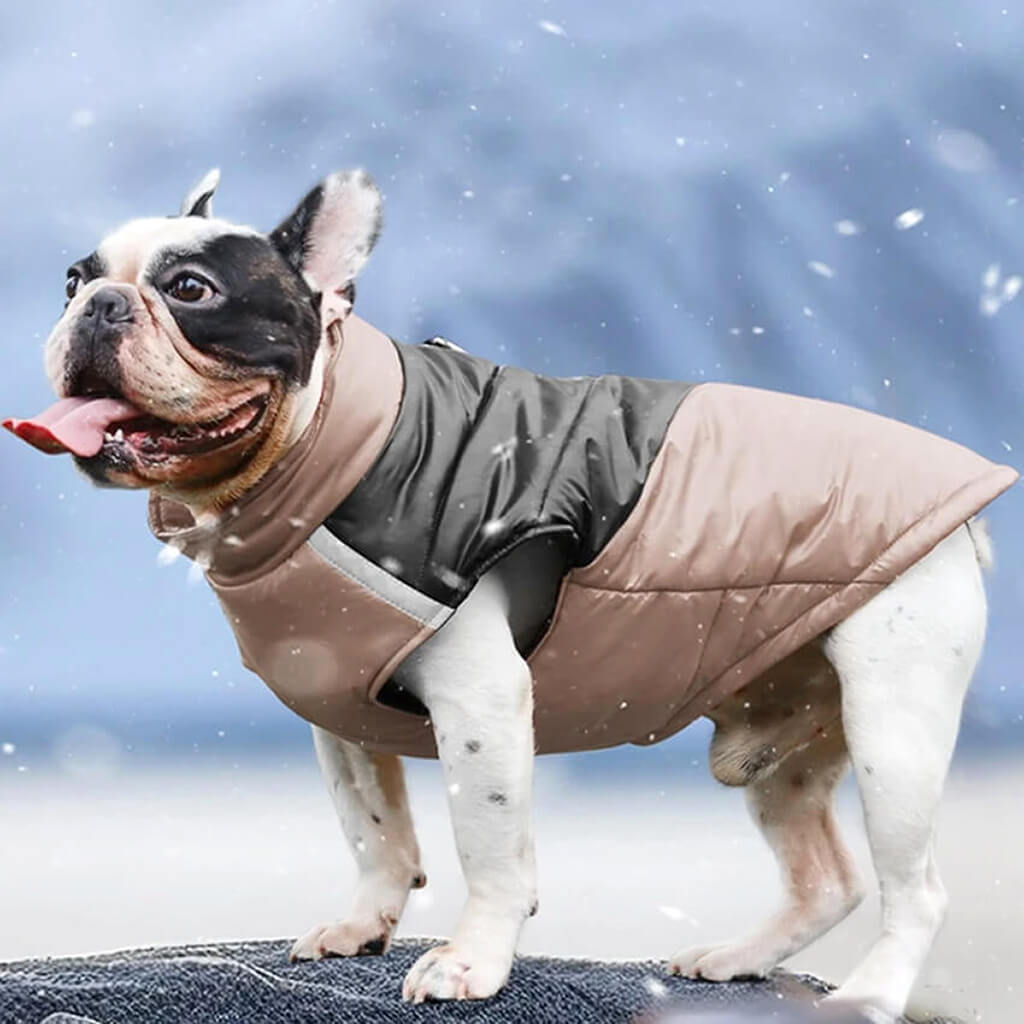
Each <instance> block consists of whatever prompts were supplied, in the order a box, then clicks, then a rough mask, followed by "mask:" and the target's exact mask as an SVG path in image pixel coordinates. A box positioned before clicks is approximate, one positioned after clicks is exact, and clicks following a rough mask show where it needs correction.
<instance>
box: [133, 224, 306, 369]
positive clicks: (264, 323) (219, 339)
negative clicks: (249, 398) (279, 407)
mask: <svg viewBox="0 0 1024 1024" xmlns="http://www.w3.org/2000/svg"><path fill="white" fill-rule="evenodd" d="M183 271H196V272H198V273H199V274H201V275H203V276H206V277H208V278H209V279H210V281H211V282H212V283H213V285H214V286H215V287H216V288H217V290H218V293H219V294H218V295H217V296H216V297H215V298H214V299H213V300H211V301H208V302H199V303H187V302H178V301H176V300H174V299H173V298H172V297H170V296H167V295H166V292H164V294H165V296H166V297H165V301H166V303H167V308H168V310H169V311H170V313H171V315H172V316H173V317H174V319H175V321H176V322H177V324H178V326H179V327H180V328H181V332H182V334H184V335H185V337H186V338H187V339H188V341H189V343H190V344H191V345H193V346H194V347H195V348H197V349H199V350H200V351H201V352H206V353H209V354H210V355H213V356H215V357H218V358H222V359H224V360H225V361H226V362H228V363H232V364H234V365H237V366H244V367H246V368H251V369H256V370H265V371H269V372H271V373H274V374H275V375H276V376H279V377H280V378H282V379H283V380H285V381H286V382H288V383H294V384H305V383H306V382H307V381H308V380H309V374H310V370H311V369H312V366H313V359H314V356H315V355H316V349H317V344H318V343H319V339H320V314H319V310H318V308H317V305H316V302H315V297H314V296H313V294H312V292H311V291H310V289H309V288H308V286H307V285H306V283H305V281H304V280H303V279H302V277H301V276H300V275H299V274H297V273H294V272H293V270H292V267H291V266H290V265H289V264H287V263H286V262H285V260H284V259H282V256H281V254H280V253H279V252H278V250H277V249H276V248H275V247H274V246H273V245H271V244H270V242H268V241H267V240H266V239H265V238H260V237H257V236H252V235H231V234H228V235H219V236H217V237H216V238H212V239H210V240H209V241H207V242H204V243H203V244H202V245H201V246H200V247H198V248H190V249H189V250H188V251H182V252H176V251H173V250H169V251H167V252H166V253H164V254H163V255H162V257H161V258H160V259H159V260H157V261H156V262H155V263H154V265H153V267H152V269H151V270H150V271H149V278H150V283H151V284H152V285H153V286H154V287H156V288H158V289H160V290H161V291H164V289H166V288H167V287H168V286H169V285H170V283H171V282H172V281H173V280H174V279H175V277H177V276H178V275H179V274H180V273H182V272H183Z"/></svg>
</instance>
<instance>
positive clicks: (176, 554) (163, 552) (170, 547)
mask: <svg viewBox="0 0 1024 1024" xmlns="http://www.w3.org/2000/svg"><path fill="white" fill-rule="evenodd" d="M180 557H181V548H180V547H179V546H178V545H177V544H175V543H174V542H173V541H172V542H171V543H168V544H164V546H163V547H162V548H160V550H159V551H158V552H157V553H156V563H157V565H171V564H172V563H173V562H176V561H177V560H178V559H179V558H180Z"/></svg>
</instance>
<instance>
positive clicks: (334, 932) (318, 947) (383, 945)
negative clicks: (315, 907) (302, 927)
mask: <svg viewBox="0 0 1024 1024" xmlns="http://www.w3.org/2000/svg"><path fill="white" fill-rule="evenodd" d="M393 927H394V925H393V924H389V923H388V922H387V921H386V920H384V919H383V916H381V917H368V918H364V919H362V920H354V921H335V922H334V924H325V925H320V926H319V927H317V928H313V929H312V930H310V931H308V932H306V934H305V935H303V936H302V938H301V939H297V940H296V942H295V944H294V945H293V946H292V949H291V953H290V955H289V959H291V961H292V962H293V963H294V962H295V961H296V960H320V959H322V958H323V957H325V956H378V955H380V954H381V953H385V952H387V949H388V946H390V945H391V931H392V928H393Z"/></svg>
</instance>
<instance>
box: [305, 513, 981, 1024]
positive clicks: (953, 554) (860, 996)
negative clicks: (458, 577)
mask: <svg viewBox="0 0 1024 1024" xmlns="http://www.w3.org/2000/svg"><path fill="white" fill-rule="evenodd" d="M978 543H979V542H978V530H977V525H976V524H972V528H971V531H970V532H969V531H968V528H967V527H966V526H965V527H962V528H960V529H958V530H957V531H956V532H955V533H953V534H952V535H951V536H950V537H948V538H947V539H946V540H945V541H943V542H942V543H941V544H939V545H938V546H937V547H936V548H935V549H934V550H933V551H932V552H930V553H929V554H928V555H926V556H925V557H924V558H922V559H921V560H920V561H919V562H918V563H917V564H916V565H914V566H912V567H911V568H910V569H909V570H908V571H907V572H906V573H904V574H903V575H902V576H901V577H900V578H899V579H897V580H896V581H895V582H894V583H892V584H891V585H890V586H889V587H888V588H886V589H885V590H884V591H882V592H881V593H880V594H878V595H877V596H876V597H874V598H873V599H872V600H871V601H869V602H868V603H867V604H865V605H863V606H862V607H861V608H860V609H858V611H856V612H855V613H854V614H853V615H851V616H850V617H849V618H848V619H846V620H845V621H844V622H842V623H840V624H839V625H838V626H836V627H835V628H834V629H833V630H832V631H831V633H830V634H829V635H828V636H827V637H826V638H825V639H824V641H823V644H824V650H825V653H826V655H827V657H828V658H829V660H830V661H831V662H832V664H833V666H834V668H835V669H836V672H837V674H838V676H839V681H840V687H841V692H842V718H843V721H842V725H843V730H842V732H839V731H838V730H837V731H835V732H834V733H833V734H831V735H830V734H828V733H826V734H825V735H824V736H822V737H821V738H819V739H818V740H816V741H815V742H814V743H812V744H811V745H810V746H809V747H808V748H806V749H804V750H802V751H800V752H799V753H797V754H794V755H793V756H792V757H791V758H790V759H788V760H787V761H784V762H783V764H782V765H781V766H780V768H779V769H778V770H777V771H776V773H775V774H774V775H772V776H770V777H769V778H768V779H766V780H763V781H761V782H758V783H756V784H754V785H752V786H751V788H750V790H749V792H748V803H749V805H750V809H751V812H752V814H753V816H754V818H755V821H757V823H758V824H759V826H760V827H761V828H762V831H763V832H764V834H765V837H766V838H767V840H768V842H769V843H770V845H771V846H772V848H773V850H774V851H775V853H776V855H777V857H778V858H779V861H780V865H781V867H782V869H783V877H784V881H785V884H786V902H785V905H784V906H783V908H782V910H780V911H779V913H778V914H776V915H775V916H774V917H773V918H772V919H771V920H770V921H768V922H767V923H766V924H765V925H764V926H763V927H761V928H759V929H757V930H755V931H754V932H753V933H752V934H751V935H750V936H748V937H747V938H745V939H742V940H739V941H737V942H731V943H725V944H722V945H719V946H706V947H701V948H698V949H696V950H688V951H685V952H683V953H680V954H677V955H676V956H675V957H674V958H673V960H672V961H671V964H670V966H671V968H672V969H673V970H674V971H676V972H677V973H683V974H689V975H693V976H700V977H703V978H706V979H709V980H725V979H729V978H733V977H737V976H740V975H745V974H763V973H766V972H767V971H769V970H771V968H773V967H774V966H775V965H776V964H778V963H779V962H780V961H782V960H784V959H786V958H787V957H789V956H791V955H793V954H794V953H796V952H798V951H799V950H801V949H803V948H804V947H805V946H807V945H808V944H809V943H811V942H813V941H814V940H815V939H816V938H818V937H819V936H820V935H822V934H824V932H826V931H828V930H829V929H830V928H831V927H833V926H834V925H835V924H836V923H838V922H839V921H841V920H842V919H843V918H844V917H845V916H846V915H847V914H848V913H849V912H850V910H852V909H853V907H855V906H856V905H857V903H858V902H859V901H860V899H861V895H862V890H861V884H860V882H859V880H858V877H857V871H856V868H855V867H854V865H853V862H852V860H851V858H850V856H849V853H848V852H847V850H846V848H845V846H844V845H843V843H842V840H841V838H840V837H839V835H838V832H837V827H836V822H835V819H834V816H833V814H832V795H833V791H834V789H835V786H836V783H837V782H838V781H839V779H840V777H841V776H842V774H843V772H844V770H845V767H846V764H847V747H848V750H849V759H850V760H851V761H852V763H853V767H854V771H855V774H856V778H857V783H858V785H859V787H860V791H861V797H862V801H863V804H864V816H865V824H866V827H867V832H868V838H869V840H870V844H871V850H872V855H873V859H874V863H875V870H876V873H877V875H878V878H879V882H880V886H881V894H882V915H883V928H882V934H881V936H880V938H879V939H878V940H877V942H876V943H875V944H874V946H872V947H871V949H870V950H869V951H868V953H867V955H866V956H865V957H864V958H863V960H862V961H861V962H860V964H859V965H858V966H857V967H856V968H855V969H854V970H853V972H852V973H851V974H850V976H849V978H848V979H847V981H846V982H845V984H843V985H842V986H841V987H840V988H839V989H838V991H837V992H835V993H834V995H832V996H831V997H829V1000H827V1001H828V1002H830V1003H838V1004H855V1005H856V1006H857V1007H858V1008H859V1009H860V1010H861V1011H862V1012H867V1013H869V1014H870V1016H871V1018H872V1020H875V1021H880V1022H890V1021H893V1020H895V1019H896V1018H897V1017H898V1016H899V1014H900V1013H901V1012H902V1011H903V1008H904V1006H905V1004H906V1001H907V998H908V996H909V993H910V990H911V987H912V986H913V983H914V980H915V979H916V977H917V975H918V973H919V972H920V969H921V966H922V964H923V962H924V959H925V957H926V956H927V954H928V950H929V949H930V947H931V943H932V940H933V938H934V935H935V932H936V931H937V929H938V927H939V924H940V923H941V920H942V915H943V911H944V908H945V894H944V891H943V888H942V884H941V881H940V880H939V877H938V873H937V870H936V867H935V862H934V855H933V850H932V841H933V830H934V815H935V810H936V806H937V803H938V800H939V796H940V793H941V791H942V786H943V782H944V779H945V775H946V770H947V767H948V765H949V760H950V757H951V754H952V750H953V745H954V743H955V739H956V733H957V728H958V724H959V718H960V709H961V704H962V701H963V697H964V693H965V692H966V689H967V685H968V682H969V680H970V677H971V674H972V672H973V669H974V666H975V664H976V662H977V659H978V656H979V654H980V651H981V646H982V641H983V638H984V631H985V615H986V608H985V595H984V591H983V588H982V581H981V572H980V567H979V561H980V559H981V558H984V557H985V553H986V550H987V549H986V548H984V547H979V548H978V550H976V545H978ZM507 613H508V602H507V598H506V596H505V590H504V588H503V584H502V582H501V579H500V575H499V570H492V571H491V572H490V573H488V574H487V575H485V576H484V577H483V579H482V580H481V581H480V583H479V584H478V585H477V586H476V588H475V589H474V590H473V592H472V593H471V594H470V596H469V597H468V598H467V599H466V601H465V602H464V603H463V604H462V605H461V606H460V607H459V609H458V611H457V612H456V613H455V615H454V616H453V617H452V619H451V620H449V623H448V624H447V625H446V627H445V629H444V630H442V631H441V632H439V633H437V634H435V635H434V636H433V637H432V638H431V639H430V640H429V641H428V642H427V643H425V644H424V645H423V646H422V647H421V648H419V650H417V651H416V652H415V653H414V654H412V655H411V656H410V658H409V659H408V660H407V662H406V663H405V664H404V665H403V684H404V685H406V686H407V687H409V688H410V689H412V690H413V692H415V693H416V694H417V695H418V696H419V697H420V699H421V700H422V701H423V702H424V704H425V705H426V706H427V707H428V708H429V710H430V715H431V720H432V723H433V727H434V731H435V734H436V737H437V741H438V750H439V754H440V758H441V762H442V764H443V766H444V773H445V778H446V781H447V784H448V788H449V795H450V801H449V803H450V807H451V814H452V819H453V822H454V827H455V836H456V842H457V846H458V850H459V855H460V858H461V860H462V865H463V871H464V874H465V877H466V882H467V886H468V890H469V897H468V899H467V902H466V904H465V907H464V908H463V912H462V915H461V917H460V919H459V923H458V926H457V928H456V930H455V934H454V937H453V938H452V940H451V942H450V943H448V944H446V945H444V946H440V947H438V948H436V949H432V950H430V951H429V952H427V953H426V954H424V955H423V956H422V957H421V958H420V959H419V960H418V961H417V962H416V964H414V965H413V967H412V969H411V970H410V971H409V973H408V975H407V976H406V979H405V983H404V985H403V989H402V992H403V996H404V998H405V999H407V1000H412V1001H414V1002H420V1001H422V1000H424V999H464V998H484V997H487V996H490V995H493V994H494V993H495V992H497V991H498V990H499V989H500V988H501V987H502V986H503V985H504V984H505V981H506V980H507V978H508V973H509V969H510V967H511V963H512V959H513V956H514V953H515V947H516V943H517V940H518V936H519V932H520V929H521V927H522V923H523V920H524V919H525V917H526V916H527V915H528V914H529V913H531V912H532V910H533V909H534V908H535V891H536V881H535V868H534V854H533V836H532V824H531V815H530V786H531V777H532V757H533V730H532V698H531V688H530V676H529V669H528V666H527V665H526V663H525V662H524V661H523V659H522V658H521V657H520V655H519V654H518V653H517V651H516V648H515V644H514V643H513V640H512V635H511V632H510V629H509V626H508V624H507ZM330 777H332V778H333V777H335V776H330ZM493 794H500V795H501V796H502V797H503V798H504V801H503V802H502V801H499V800H496V799H495V798H494V797H493ZM346 799H349V800H352V799H354V797H352V796H351V795H350V796H349V797H347V798H346ZM349 831H350V828H348V827H347V828H346V832H347V833H348V832H349ZM380 852H382V851H380ZM377 855H378V854H377V853H373V852H370V853H368V852H366V851H360V852H359V853H358V854H357V856H362V857H363V858H364V859H363V860H361V861H360V866H361V870H365V871H367V872H369V873H371V874H373V872H374V871H375V870H377V869H375V868H374V867H373V866H372V865H373V863H376V862H374V861H373V858H374V857H375V856H377ZM367 858H369V859H368V860H367ZM364 863H365V864H366V865H367V866H366V867H365V868H364ZM379 863H380V864H383V863H384V862H383V861H380V862H379ZM360 891H362V890H360ZM366 899H368V900H369V903H371V904H373V902H374V899H376V900H377V902H378V903H379V902H380V899H381V897H380V896H378V895H375V896H374V897H373V898H369V897H366ZM374 905H376V904H374ZM346 934H347V932H346ZM360 934H362V933H360ZM317 941H319V940H318V939H316V938H313V939H310V938H309V937H307V938H306V939H304V940H301V943H300V946H301V948H302V949H303V950H306V951H308V950H309V949H310V948H311V946H315V945H316V942H317ZM303 944H304V945H303ZM297 948H300V947H298V946H297Z"/></svg>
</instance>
